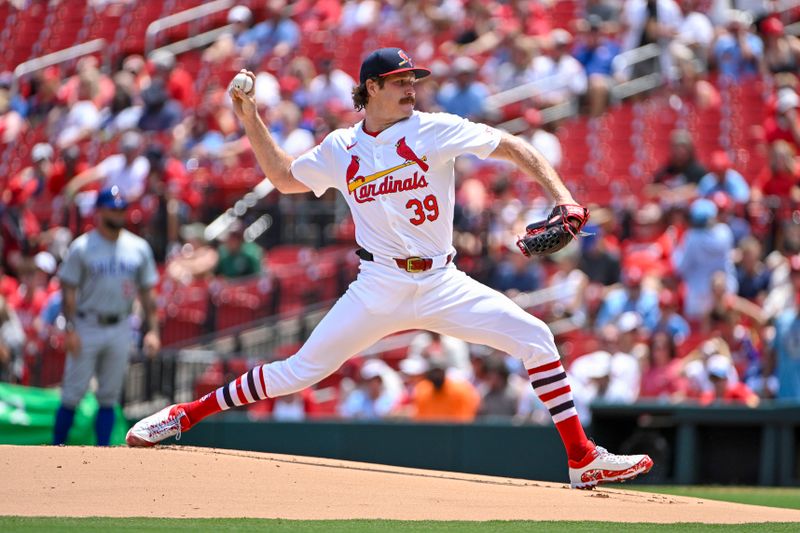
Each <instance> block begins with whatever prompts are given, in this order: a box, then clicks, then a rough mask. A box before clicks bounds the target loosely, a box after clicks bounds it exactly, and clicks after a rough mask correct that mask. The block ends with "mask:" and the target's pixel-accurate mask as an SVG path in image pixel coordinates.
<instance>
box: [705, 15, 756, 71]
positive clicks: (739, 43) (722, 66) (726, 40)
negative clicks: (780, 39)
mask: <svg viewBox="0 0 800 533" xmlns="http://www.w3.org/2000/svg"><path fill="white" fill-rule="evenodd" d="M728 17H729V18H728V25H727V29H728V33H725V34H723V35H721V36H720V37H719V38H718V39H717V42H716V44H714V50H713V53H712V57H713V60H714V61H716V64H717V70H718V71H719V73H720V75H721V76H722V77H723V78H728V79H729V80H731V81H738V80H741V79H742V78H746V77H752V76H756V75H757V74H758V70H759V63H761V61H762V60H763V58H764V43H763V42H762V41H761V38H760V37H758V35H755V34H753V33H750V25H751V24H752V22H753V19H752V16H751V15H750V14H749V13H747V12H746V11H739V10H736V9H731V10H730V12H729V15H728Z"/></svg>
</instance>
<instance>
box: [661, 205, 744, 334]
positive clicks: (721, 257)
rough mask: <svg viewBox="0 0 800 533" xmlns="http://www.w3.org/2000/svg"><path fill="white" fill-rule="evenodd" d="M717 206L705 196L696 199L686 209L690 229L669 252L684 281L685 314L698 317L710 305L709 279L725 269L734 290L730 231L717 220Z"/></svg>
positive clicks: (728, 285)
mask: <svg viewBox="0 0 800 533" xmlns="http://www.w3.org/2000/svg"><path fill="white" fill-rule="evenodd" d="M716 216H717V206H715V205H714V202H712V201H711V200H708V199H706V198H700V199H698V200H695V201H694V202H693V203H692V205H691V207H690V210H689V221H690V224H691V226H692V227H691V229H689V230H688V231H687V232H686V233H685V234H684V237H683V242H681V243H680V244H679V245H678V247H677V248H676V249H675V251H674V252H673V255H672V259H673V262H674V264H675V269H676V270H677V272H678V273H679V274H680V276H681V278H682V279H683V281H684V283H685V284H686V295H685V299H684V308H683V311H684V316H685V317H686V318H687V319H689V320H690V321H693V320H700V319H701V318H703V317H704V316H706V314H707V313H708V312H709V310H710V307H711V303H712V301H711V279H712V277H713V275H714V273H715V272H718V271H722V272H724V273H725V276H726V281H727V287H728V290H729V291H731V292H733V293H736V291H737V288H738V287H737V284H736V275H735V271H734V267H733V261H732V258H731V252H732V251H733V233H732V232H731V229H730V228H729V227H728V226H727V225H726V224H721V223H718V222H717V220H716Z"/></svg>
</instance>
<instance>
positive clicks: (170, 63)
mask: <svg viewBox="0 0 800 533" xmlns="http://www.w3.org/2000/svg"><path fill="white" fill-rule="evenodd" d="M149 59H150V62H151V63H152V65H153V74H152V76H151V77H150V85H152V84H160V85H161V87H163V88H164V89H165V90H166V93H167V95H168V96H169V99H170V101H174V102H177V103H178V104H179V105H180V107H181V108H182V109H191V108H193V107H194V106H195V105H197V95H196V94H195V91H194V78H193V77H192V75H191V74H190V73H189V72H188V71H187V70H186V69H184V68H182V67H180V66H178V65H177V64H176V63H177V61H176V59H175V54H173V53H172V52H170V51H168V50H156V51H154V52H153V53H152V54H150V58H149ZM142 96H144V94H143V95H142Z"/></svg>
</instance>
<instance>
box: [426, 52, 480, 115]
mask: <svg viewBox="0 0 800 533" xmlns="http://www.w3.org/2000/svg"><path fill="white" fill-rule="evenodd" d="M477 71H478V64H477V63H475V61H474V60H472V59H470V58H469V57H459V58H457V59H456V60H455V61H453V76H454V78H455V81H454V82H450V83H447V84H445V85H444V86H443V87H442V88H441V89H440V90H439V93H438V94H437V95H436V100H437V102H438V103H439V105H440V106H442V109H443V110H444V111H446V112H448V113H452V114H454V115H458V116H460V117H464V118H466V119H470V120H479V119H481V117H482V116H483V114H484V111H485V109H484V105H485V104H484V103H485V101H486V97H487V96H489V91H488V89H487V88H486V86H485V85H484V84H482V83H481V82H479V81H477V80H476V79H475V75H476V73H477Z"/></svg>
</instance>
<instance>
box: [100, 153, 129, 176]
mask: <svg viewBox="0 0 800 533" xmlns="http://www.w3.org/2000/svg"><path fill="white" fill-rule="evenodd" d="M124 157H125V156H124V155H120V154H114V155H110V156H108V157H106V158H105V159H103V160H102V161H100V163H99V164H98V165H97V172H98V174H100V176H102V177H103V179H105V178H107V177H108V176H109V175H110V174H112V173H114V172H117V170H119V168H120V165H119V163H120V159H122V158H124Z"/></svg>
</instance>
